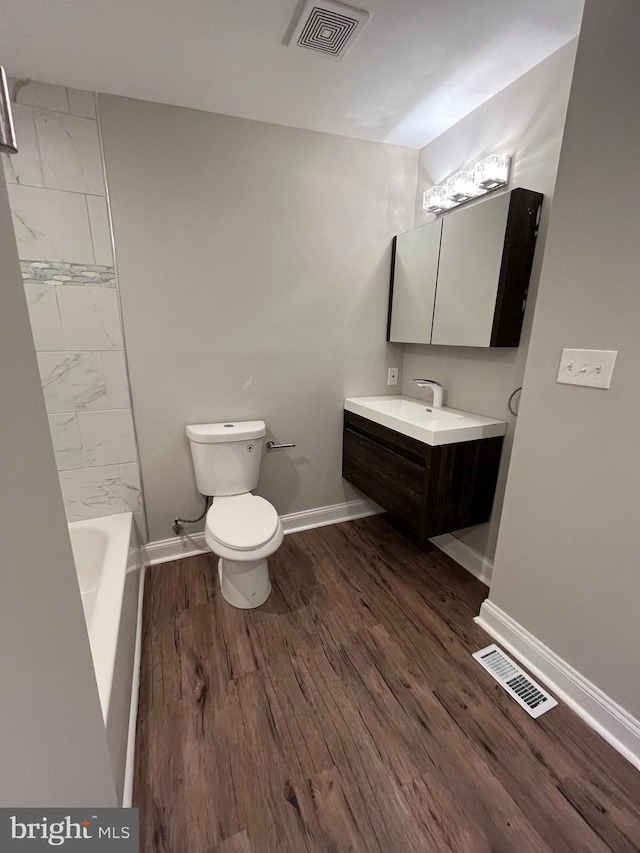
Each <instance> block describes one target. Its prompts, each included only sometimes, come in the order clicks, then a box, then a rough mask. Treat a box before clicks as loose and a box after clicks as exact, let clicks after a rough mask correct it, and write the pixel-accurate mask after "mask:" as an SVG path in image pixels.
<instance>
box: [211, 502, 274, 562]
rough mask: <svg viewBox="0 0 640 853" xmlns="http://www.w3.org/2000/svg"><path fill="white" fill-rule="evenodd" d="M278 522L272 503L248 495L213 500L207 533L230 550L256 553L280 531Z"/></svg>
mask: <svg viewBox="0 0 640 853" xmlns="http://www.w3.org/2000/svg"><path fill="white" fill-rule="evenodd" d="M279 521H280V519H279V518H278V513H277V512H276V511H275V508H274V507H273V506H271V504H270V503H269V501H266V500H265V499H264V498H260V497H258V496H257V495H252V494H251V492H246V493H245V494H243V495H231V496H229V497H217V498H214V499H213V504H212V505H211V509H210V510H209V512H208V513H207V522H206V533H207V534H208V535H209V536H210V537H211V538H212V539H214V540H215V541H216V542H219V543H220V544H221V545H224V546H225V547H227V548H232V549H233V550H238V551H254V550H256V549H257V548H261V547H262V546H264V545H266V544H267V543H268V542H270V541H271V540H272V539H273V537H274V536H275V535H276V533H277V532H278V530H279V528H280V524H279Z"/></svg>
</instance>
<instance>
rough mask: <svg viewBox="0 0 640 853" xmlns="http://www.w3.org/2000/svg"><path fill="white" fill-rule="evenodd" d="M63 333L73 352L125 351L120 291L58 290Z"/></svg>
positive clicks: (107, 289) (92, 289)
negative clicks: (119, 303)
mask: <svg viewBox="0 0 640 853" xmlns="http://www.w3.org/2000/svg"><path fill="white" fill-rule="evenodd" d="M56 291H57V295H58V307H59V309H60V317H61V318H62V333H63V335H64V342H65V346H66V348H67V349H70V350H121V349H122V348H123V344H122V330H121V327H120V310H119V308H118V294H117V291H115V290H112V289H111V288H108V287H65V286H61V287H56Z"/></svg>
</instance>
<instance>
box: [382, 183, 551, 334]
mask: <svg viewBox="0 0 640 853" xmlns="http://www.w3.org/2000/svg"><path fill="white" fill-rule="evenodd" d="M542 199H543V196H542V194H541V193H538V192H534V191H533V190H527V189H522V188H518V189H514V190H511V191H510V192H506V193H502V194H500V195H497V196H493V197H492V198H489V199H486V200H484V201H482V202H478V203H477V204H474V205H472V206H470V207H465V208H461V209H457V210H452V211H450V212H449V213H447V214H445V215H444V216H442V217H441V218H439V219H437V220H436V221H435V222H431V223H429V224H427V225H422V226H420V227H419V228H414V229H413V230H412V231H407V232H406V233H404V234H398V235H397V236H396V237H394V239H393V248H392V262H391V286H390V294H389V319H388V325H387V340H388V341H391V342H394V343H413V344H440V345H446V346H463V347H517V346H518V344H519V342H520V333H521V330H522V320H523V316H524V309H525V305H526V299H527V292H528V288H529V278H530V275H531V266H532V263H533V254H534V250H535V243H536V237H537V233H538V224H539V221H540V211H541V207H542Z"/></svg>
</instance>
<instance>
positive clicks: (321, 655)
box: [134, 516, 640, 853]
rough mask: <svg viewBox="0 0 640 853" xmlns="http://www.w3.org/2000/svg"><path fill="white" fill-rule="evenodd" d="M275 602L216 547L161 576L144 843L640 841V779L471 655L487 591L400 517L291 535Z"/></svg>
mask: <svg viewBox="0 0 640 853" xmlns="http://www.w3.org/2000/svg"><path fill="white" fill-rule="evenodd" d="M270 562H271V574H272V578H273V581H274V588H273V593H272V595H271V598H270V599H269V601H268V602H267V603H266V604H265V605H263V607H261V608H259V609H258V610H252V611H240V610H235V609H234V608H232V607H230V606H229V605H227V604H226V603H225V602H224V600H223V599H222V598H221V596H220V594H219V591H218V589H217V585H216V563H215V558H214V557H212V556H209V555H206V556H201V557H192V558H190V559H186V560H182V561H178V562H175V563H166V564H164V565H163V566H161V567H156V568H153V569H151V570H150V571H149V572H148V573H147V580H146V589H145V603H144V624H143V637H144V640H143V650H142V671H141V693H140V708H139V716H138V732H137V737H138V746H137V757H136V776H135V788H134V804H135V805H137V806H138V807H139V808H140V824H141V850H142V851H144V853H151V851H154V853H305V851H309V852H310V853H320V851H327V853H342V851H354V853H380V851H382V853H422V851H425V853H427V851H454V853H489V851H492V853H502V851H514V853H516V851H517V853H528V851H535V853H542V851H547V853H548V851H580V853H604V851H611V850H613V851H619V853H623V851H624V853H631V851H638V850H640V774H638V773H637V772H636V771H635V770H634V769H633V767H631V765H629V764H628V763H627V762H626V761H625V760H624V759H623V758H622V757H621V756H619V755H618V754H617V753H616V752H615V751H614V750H613V749H612V748H611V747H609V746H608V744H606V743H605V742H604V741H603V740H602V739H600V738H599V737H598V736H597V735H595V734H594V733H593V732H591V731H590V730H589V729H588V728H587V727H586V725H585V724H584V723H582V721H581V720H580V719H579V718H578V717H576V716H575V715H574V714H573V713H572V712H571V711H570V710H569V709H568V708H566V706H564V705H560V706H559V707H558V708H556V709H554V710H552V711H551V712H549V713H548V714H547V715H545V716H543V717H541V718H540V719H539V720H538V721H536V720H532V719H531V718H530V717H528V716H527V714H526V713H525V712H524V711H523V710H522V709H521V708H520V707H519V706H518V705H517V704H516V703H515V702H514V701H513V700H512V699H510V698H509V697H508V696H507V694H506V693H504V691H502V690H501V688H500V687H498V685H497V684H496V683H495V682H494V681H493V680H492V679H491V677H490V676H489V675H488V673H486V672H485V671H484V670H483V669H482V668H481V667H480V666H478V665H477V664H476V663H475V661H473V659H472V658H471V655H470V653H471V652H472V651H475V650H476V649H478V648H481V647H482V646H484V645H487V644H488V643H489V642H490V638H489V637H488V636H487V635H486V634H485V633H484V632H483V631H482V630H480V629H479V628H478V627H477V626H476V625H475V624H474V623H473V622H472V619H473V617H474V616H475V615H477V613H478V611H479V609H480V604H481V602H482V600H483V599H484V598H485V596H486V593H487V590H486V587H484V586H483V585H482V584H481V583H480V582H479V581H476V580H475V579H474V578H472V577H471V576H470V575H469V574H468V573H467V572H465V571H464V570H463V569H461V568H460V567H459V566H458V565H457V564H456V563H454V562H453V561H452V560H450V559H449V558H448V557H447V556H445V555H444V554H443V553H442V552H440V551H438V550H435V549H434V550H433V551H431V552H429V553H424V552H423V551H420V550H419V549H418V548H417V547H415V546H414V545H412V544H411V543H410V542H408V541H407V540H406V539H405V538H404V537H403V536H402V535H401V534H400V533H398V532H397V531H396V530H395V529H394V528H393V527H392V525H391V524H390V522H389V521H387V519H386V518H385V517H384V516H377V517H373V518H367V519H362V520H360V521H356V522H351V523H348V524H340V525H335V526H333V527H323V528H319V529H316V530H310V531H306V532H304V533H297V534H293V535H290V536H286V537H285V540H284V543H283V545H282V547H281V548H280V550H279V551H278V552H277V554H276V555H275V556H274V557H273V558H272V559H271V561H270Z"/></svg>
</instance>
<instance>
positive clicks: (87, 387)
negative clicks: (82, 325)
mask: <svg viewBox="0 0 640 853" xmlns="http://www.w3.org/2000/svg"><path fill="white" fill-rule="evenodd" d="M38 367H39V368H40V379H41V381H42V390H43V392H44V401H45V403H46V406H47V411H48V412H51V413H54V412H75V411H95V410H98V409H106V408H107V404H108V397H107V386H106V383H105V379H104V371H103V369H102V361H101V359H100V353H99V352H39V353H38Z"/></svg>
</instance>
